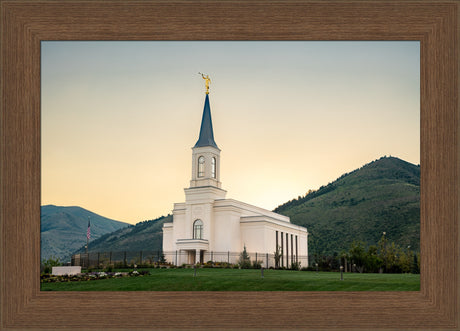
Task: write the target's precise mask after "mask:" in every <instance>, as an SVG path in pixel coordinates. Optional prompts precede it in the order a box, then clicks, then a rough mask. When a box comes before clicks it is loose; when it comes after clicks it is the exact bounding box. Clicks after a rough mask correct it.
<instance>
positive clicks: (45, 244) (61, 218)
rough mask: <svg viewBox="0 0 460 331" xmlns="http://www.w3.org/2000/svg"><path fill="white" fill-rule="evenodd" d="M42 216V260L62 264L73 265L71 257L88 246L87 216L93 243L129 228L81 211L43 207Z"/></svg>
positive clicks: (74, 208)
mask: <svg viewBox="0 0 460 331" xmlns="http://www.w3.org/2000/svg"><path fill="white" fill-rule="evenodd" d="M40 214H41V215H40V232H41V238H40V245H41V259H42V260H43V259H48V258H50V257H57V258H59V259H60V260H61V261H63V262H67V261H70V256H71V254H72V253H73V252H74V251H75V250H77V249H78V248H80V247H81V246H82V245H85V244H86V231H87V228H88V216H89V217H90V218H91V238H92V239H97V238H99V237H100V236H102V235H103V234H106V233H110V232H113V231H115V230H118V229H120V228H125V227H127V226H128V224H127V223H123V222H119V221H115V220H111V219H109V218H106V217H102V216H100V215H98V214H95V213H93V212H90V211H89V210H86V209H83V208H81V207H60V206H54V205H46V206H41V208H40Z"/></svg>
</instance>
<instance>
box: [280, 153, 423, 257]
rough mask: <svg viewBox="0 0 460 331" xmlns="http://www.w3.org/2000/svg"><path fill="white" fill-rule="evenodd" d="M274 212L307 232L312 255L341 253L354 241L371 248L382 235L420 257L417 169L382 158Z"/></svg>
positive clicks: (400, 162)
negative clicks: (409, 247) (368, 245)
mask: <svg viewBox="0 0 460 331" xmlns="http://www.w3.org/2000/svg"><path fill="white" fill-rule="evenodd" d="M274 211H275V212H277V213H280V214H283V215H286V216H289V217H290V218H291V222H292V223H294V224H298V225H302V226H306V227H307V229H308V231H309V233H310V236H309V252H310V254H315V253H320V254H327V255H332V254H333V253H334V252H337V253H339V252H340V251H341V250H348V248H349V247H350V244H351V243H352V242H353V240H362V241H364V242H366V243H368V244H370V245H371V244H374V245H375V244H376V243H377V242H378V240H379V239H380V238H381V236H382V233H383V232H386V236H387V238H388V239H389V240H391V241H394V242H395V243H396V244H399V245H400V246H401V247H403V248H406V247H407V246H409V245H410V246H411V249H412V250H417V251H418V250H419V249H420V167H419V166H416V165H413V164H411V163H408V162H405V161H403V160H401V159H398V158H395V157H383V158H381V159H379V160H376V161H374V162H371V163H369V164H367V165H365V166H363V167H361V168H360V169H357V170H355V171H353V172H351V173H348V174H344V175H342V176H341V177H340V178H338V179H337V180H336V181H334V182H333V183H330V184H328V185H327V186H323V187H321V188H320V189H319V190H317V191H314V192H310V193H309V194H307V195H306V196H304V197H301V198H299V199H294V200H291V201H288V202H287V203H285V204H283V205H280V206H279V207H277V208H276V209H275V210H274Z"/></svg>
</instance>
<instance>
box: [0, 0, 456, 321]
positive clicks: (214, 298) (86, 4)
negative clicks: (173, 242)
mask: <svg viewBox="0 0 460 331" xmlns="http://www.w3.org/2000/svg"><path fill="white" fill-rule="evenodd" d="M459 7H460V6H459V3H458V2H456V1H453V0H448V1H441V2H439V1H401V2H399V1H398V2H395V1H391V2H390V1H388V2H381V1H350V2H347V1H335V2H334V1H321V2H308V1H298V0H288V1H270V0H269V1H254V0H250V1H194V2H191V1H174V0H173V1H142V2H131V1H94V2H92V1H22V0H19V1H3V0H2V1H1V34H2V35H1V117H0V118H1V120H0V121H1V122H0V125H1V163H0V164H1V168H0V181H1V185H0V187H1V191H0V197H1V214H0V215H1V251H0V259H1V260H0V265H1V270H0V280H1V322H0V327H1V328H4V329H25V328H35V329H48V330H49V329H53V328H57V329H63V328H84V329H90V328H91V329H110V328H117V329H137V328H140V329H153V328H163V329H164V328H180V329H184V328H197V329H204V328H213V329H226V328H231V329H241V328H265V329H268V328H275V329H284V328H302V329H304V328H315V329H318V328H340V329H346V328H353V329H356V328H367V329H375V328H398V329H401V328H424V329H431V328H444V329H448V328H458V327H459V317H458V316H459V315H460V314H459V300H458V299H459V298H460V295H459V286H458V285H459V259H458V251H459V231H458V220H459V194H458V189H459V185H458V184H459V183H458V180H459V171H460V163H459V135H458V124H459V122H458V118H459V117H458V106H459V104H458V103H459V99H458V68H459V66H458V47H459V39H458V38H459V33H458V27H459ZM43 40H419V41H420V43H421V47H420V52H421V68H420V70H421V72H420V73H421V123H420V132H421V137H420V139H421V160H420V165H421V227H420V231H421V290H420V291H418V292H135V293H134V292H41V291H40V283H39V273H40V266H39V262H40V42H41V41H43Z"/></svg>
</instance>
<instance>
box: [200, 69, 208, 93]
mask: <svg viewBox="0 0 460 331" xmlns="http://www.w3.org/2000/svg"><path fill="white" fill-rule="evenodd" d="M198 74H199V75H201V77H202V78H203V79H204V84H205V85H206V94H209V83H211V78H209V75H206V76H205V75H204V74H202V73H201V72H199V73H198Z"/></svg>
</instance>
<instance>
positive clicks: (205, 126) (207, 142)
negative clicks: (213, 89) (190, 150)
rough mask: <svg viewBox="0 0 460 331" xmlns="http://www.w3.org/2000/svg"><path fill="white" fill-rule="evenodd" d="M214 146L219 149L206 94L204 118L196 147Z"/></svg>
mask: <svg viewBox="0 0 460 331" xmlns="http://www.w3.org/2000/svg"><path fill="white" fill-rule="evenodd" d="M204 146H212V147H215V148H219V147H217V145H216V142H215V141H214V133H213V131H212V121H211V108H210V107H209V95H208V94H206V99H205V101H204V109H203V117H202V118H201V128H200V137H199V138H198V141H197V142H196V144H195V146H194V148H195V147H204Z"/></svg>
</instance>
